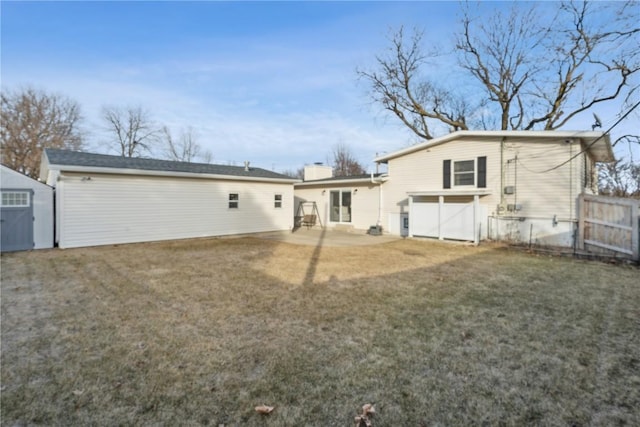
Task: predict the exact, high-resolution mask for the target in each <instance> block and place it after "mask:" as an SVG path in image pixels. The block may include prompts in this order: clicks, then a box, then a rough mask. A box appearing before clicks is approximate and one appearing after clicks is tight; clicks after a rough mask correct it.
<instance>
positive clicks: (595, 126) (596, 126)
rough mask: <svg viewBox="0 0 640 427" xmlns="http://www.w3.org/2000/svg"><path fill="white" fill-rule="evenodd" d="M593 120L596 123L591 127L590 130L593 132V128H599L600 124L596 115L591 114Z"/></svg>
mask: <svg viewBox="0 0 640 427" xmlns="http://www.w3.org/2000/svg"><path fill="white" fill-rule="evenodd" d="M593 118H594V119H595V121H596V122H595V123H594V124H592V125H591V130H594V129H595V128H601V127H602V122H601V121H600V117H598V115H597V114H596V113H593Z"/></svg>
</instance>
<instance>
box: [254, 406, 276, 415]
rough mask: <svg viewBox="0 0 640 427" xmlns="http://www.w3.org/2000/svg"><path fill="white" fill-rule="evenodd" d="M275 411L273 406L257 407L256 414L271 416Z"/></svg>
mask: <svg viewBox="0 0 640 427" xmlns="http://www.w3.org/2000/svg"><path fill="white" fill-rule="evenodd" d="M273 410H274V407H273V406H267V405H260V406H256V412H257V413H259V414H265V415H266V414H270V413H271V411H273Z"/></svg>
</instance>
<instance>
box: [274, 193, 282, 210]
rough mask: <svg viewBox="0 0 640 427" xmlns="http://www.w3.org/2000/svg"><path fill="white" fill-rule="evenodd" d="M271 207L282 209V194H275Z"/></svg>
mask: <svg viewBox="0 0 640 427" xmlns="http://www.w3.org/2000/svg"><path fill="white" fill-rule="evenodd" d="M273 207H275V208H281V207H282V194H276V195H275V196H274V197H273Z"/></svg>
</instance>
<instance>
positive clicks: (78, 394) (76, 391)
mask: <svg viewBox="0 0 640 427" xmlns="http://www.w3.org/2000/svg"><path fill="white" fill-rule="evenodd" d="M71 393H73V394H74V395H75V396H82V394H83V393H84V390H73V391H72V392H71Z"/></svg>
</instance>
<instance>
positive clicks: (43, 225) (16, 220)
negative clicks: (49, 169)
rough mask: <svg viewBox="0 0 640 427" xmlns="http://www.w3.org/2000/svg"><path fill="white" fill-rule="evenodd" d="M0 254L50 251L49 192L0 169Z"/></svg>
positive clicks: (34, 182)
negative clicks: (33, 250)
mask: <svg viewBox="0 0 640 427" xmlns="http://www.w3.org/2000/svg"><path fill="white" fill-rule="evenodd" d="M0 190H1V192H2V200H1V202H0V203H1V204H0V217H1V222H0V224H1V226H0V235H1V236H2V237H1V242H0V250H1V251H2V252H11V251H23V250H30V249H46V248H52V247H53V188H52V187H50V186H48V185H45V184H43V183H41V182H38V181H36V180H34V179H31V178H29V177H28V176H26V175H23V174H21V173H20V172H16V171H14V170H13V169H10V168H8V167H6V166H4V165H0Z"/></svg>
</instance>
